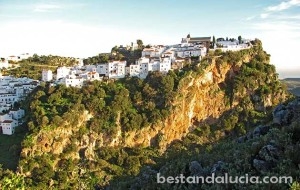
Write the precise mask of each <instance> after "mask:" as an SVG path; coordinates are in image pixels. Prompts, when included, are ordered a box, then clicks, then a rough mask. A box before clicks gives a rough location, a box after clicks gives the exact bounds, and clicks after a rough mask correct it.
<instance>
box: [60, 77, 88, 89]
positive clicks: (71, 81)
mask: <svg viewBox="0 0 300 190" xmlns="http://www.w3.org/2000/svg"><path fill="white" fill-rule="evenodd" d="M84 81H85V80H84V79H83V78H82V77H79V76H75V75H68V76H66V77H65V78H63V79H61V82H60V83H61V84H64V85H66V86H67V87H70V86H73V87H82V86H83V83H84Z"/></svg>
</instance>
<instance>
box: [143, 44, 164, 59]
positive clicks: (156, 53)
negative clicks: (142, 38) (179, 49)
mask: <svg viewBox="0 0 300 190" xmlns="http://www.w3.org/2000/svg"><path fill="white" fill-rule="evenodd" d="M165 49H166V48H165V46H162V45H158V46H152V47H150V48H144V49H143V51H142V57H160V56H161V54H162V53H163V52H164V50H165Z"/></svg>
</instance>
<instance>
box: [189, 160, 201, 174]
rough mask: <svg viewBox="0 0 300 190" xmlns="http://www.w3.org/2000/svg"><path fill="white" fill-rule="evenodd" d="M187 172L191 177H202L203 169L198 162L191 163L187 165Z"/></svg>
mask: <svg viewBox="0 0 300 190" xmlns="http://www.w3.org/2000/svg"><path fill="white" fill-rule="evenodd" d="M189 171H190V172H191V175H192V176H197V175H202V174H203V168H202V166H201V164H200V163H199V162H198V161H192V162H190V164H189Z"/></svg>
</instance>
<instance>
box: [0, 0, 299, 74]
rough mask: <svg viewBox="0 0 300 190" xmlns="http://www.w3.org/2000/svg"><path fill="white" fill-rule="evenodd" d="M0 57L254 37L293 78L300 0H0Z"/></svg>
mask: <svg viewBox="0 0 300 190" xmlns="http://www.w3.org/2000/svg"><path fill="white" fill-rule="evenodd" d="M0 26H1V27H0V57H7V56H9V55H18V54H22V53H31V54H33V53H37V54H39V55H49V54H52V55H61V56H72V57H80V58H86V57H89V56H94V55H97V54H99V53H104V52H110V50H111V48H112V47H113V46H115V45H129V44H130V43H131V42H136V40H137V39H141V40H142V41H143V42H144V44H164V45H170V44H178V43H180V42H181V38H184V37H186V36H187V34H190V35H191V36H192V37H204V36H205V37H206V36H211V37H212V36H215V37H216V38H218V37H224V38H225V37H229V38H231V37H233V38H237V37H238V36H239V35H241V36H242V37H243V38H247V39H254V38H259V39H260V40H262V42H263V47H264V49H265V50H266V51H267V53H269V54H271V63H272V64H274V65H275V66H276V69H277V72H278V73H279V77H280V78H287V77H300V67H299V66H298V65H299V58H298V55H299V53H300V48H298V44H300V0H222V1H220V0H209V1H207V0H185V1H176V0H164V1H161V0H151V1H150V0H145V1H141V0H113V1H110V0H59V1H58V0H48V1H46V0H26V1H24V0H0Z"/></svg>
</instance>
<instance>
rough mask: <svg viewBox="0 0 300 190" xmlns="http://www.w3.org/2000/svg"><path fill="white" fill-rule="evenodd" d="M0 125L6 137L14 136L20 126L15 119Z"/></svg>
mask: <svg viewBox="0 0 300 190" xmlns="http://www.w3.org/2000/svg"><path fill="white" fill-rule="evenodd" d="M0 125H1V128H2V133H3V134H4V135H12V134H14V132H15V128H16V127H17V126H18V121H16V120H13V119H11V120H4V121H2V122H1V123H0Z"/></svg>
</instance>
